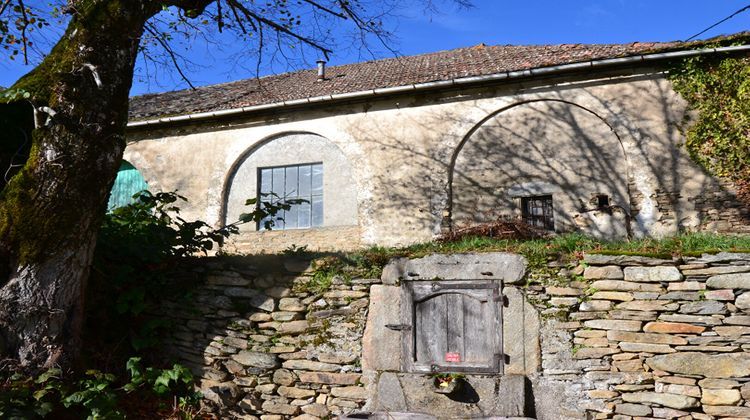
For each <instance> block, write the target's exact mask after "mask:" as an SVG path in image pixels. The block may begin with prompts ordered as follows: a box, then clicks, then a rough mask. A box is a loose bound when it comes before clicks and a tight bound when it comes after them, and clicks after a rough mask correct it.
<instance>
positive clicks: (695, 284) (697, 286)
mask: <svg viewBox="0 0 750 420" xmlns="http://www.w3.org/2000/svg"><path fill="white" fill-rule="evenodd" d="M705 289H706V283H703V282H700V281H682V282H673V283H669V285H667V290H669V291H686V290H705Z"/></svg>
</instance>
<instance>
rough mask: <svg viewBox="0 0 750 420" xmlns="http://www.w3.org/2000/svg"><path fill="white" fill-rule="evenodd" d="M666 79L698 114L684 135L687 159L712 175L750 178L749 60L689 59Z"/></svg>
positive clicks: (736, 179) (733, 58)
mask: <svg viewBox="0 0 750 420" xmlns="http://www.w3.org/2000/svg"><path fill="white" fill-rule="evenodd" d="M669 77H670V79H671V81H672V83H673V85H674V89H675V90H676V91H677V92H679V93H680V94H681V95H682V96H683V97H684V98H685V99H686V100H687V101H688V104H689V105H690V107H691V108H692V109H694V110H696V111H698V116H697V120H696V121H695V122H694V123H693V124H692V125H691V126H689V128H688V130H687V143H686V147H687V150H688V152H689V153H690V155H691V157H692V158H693V159H694V160H695V161H696V162H698V163H699V164H701V165H702V166H703V167H704V168H705V169H706V170H707V171H708V172H709V173H711V174H713V175H716V176H721V177H727V178H730V179H732V180H735V181H745V182H746V181H747V180H748V179H750V58H747V57H736V58H735V57H723V58H721V59H711V58H706V57H703V56H701V57H694V58H688V59H686V60H684V61H682V62H680V63H678V64H677V65H676V66H674V68H673V69H672V70H671V71H670V76H669Z"/></svg>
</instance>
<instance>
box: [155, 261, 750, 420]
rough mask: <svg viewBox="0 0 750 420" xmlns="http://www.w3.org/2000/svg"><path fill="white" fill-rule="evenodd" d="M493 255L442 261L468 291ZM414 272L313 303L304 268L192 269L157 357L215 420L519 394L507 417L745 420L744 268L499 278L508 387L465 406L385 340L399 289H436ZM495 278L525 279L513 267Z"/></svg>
mask: <svg viewBox="0 0 750 420" xmlns="http://www.w3.org/2000/svg"><path fill="white" fill-rule="evenodd" d="M498 255H500V254H494V257H493V254H465V255H454V256H449V257H446V258H437V259H438V260H439V262H441V264H442V267H443V271H445V270H450V273H451V276H452V277H450V278H454V277H455V278H461V276H462V274H461V270H462V269H461V267H462V265H465V266H466V270H465V271H466V276H467V277H471V276H474V277H476V276H478V275H479V276H486V275H487V270H485V269H484V268H481V267H480V268H481V269H478V268H477V267H479V266H478V265H477V264H478V263H482V262H483V261H494V260H493V259H492V258H495V259H497V258H498ZM506 255H507V254H506ZM430 258H431V257H428V258H426V259H424V260H423V261H427V260H430ZM399 264H400V265H399ZM415 264H417V262H414V261H413V260H412V261H411V262H409V261H401V262H398V261H396V263H394V264H391V265H390V266H389V267H390V268H388V269H386V270H385V272H384V276H383V278H384V279H385V280H384V281H382V282H381V279H366V278H355V279H351V280H346V281H345V280H344V279H343V278H341V277H334V278H333V281H332V284H331V285H330V286H329V287H328V288H325V289H323V290H318V288H317V287H316V281H318V280H320V279H319V278H317V279H316V277H315V276H314V275H313V271H312V269H311V261H310V258H302V257H300V256H253V257H242V258H211V259H203V260H200V261H199V263H198V264H197V265H195V266H191V267H186V270H191V271H194V272H195V271H197V272H199V273H200V274H201V276H203V277H204V278H205V281H204V282H203V284H202V285H201V286H199V287H198V288H197V289H196V290H193V291H192V292H191V296H192V299H191V300H192V304H191V305H185V304H183V303H177V302H172V303H169V302H168V303H165V305H164V307H163V309H164V313H165V314H169V315H168V316H169V317H171V318H173V320H175V321H176V328H175V330H174V333H173V335H172V336H171V337H168V338H167V345H166V346H165V351H167V352H169V354H171V355H172V356H174V357H175V358H177V359H179V360H180V361H181V362H182V363H184V364H186V365H188V366H189V367H190V368H191V369H192V370H193V371H194V372H195V373H196V374H197V375H198V377H199V382H200V383H199V385H200V388H201V391H202V392H203V393H204V395H205V397H206V401H207V406H209V407H210V408H211V410H213V411H215V412H216V413H217V414H218V415H219V416H220V417H221V418H241V419H255V418H260V419H264V420H272V419H324V418H334V417H339V416H346V415H352V414H356V413H363V412H365V411H367V412H378V413H379V414H377V415H381V416H382V415H386V416H387V417H384V418H400V417H399V415H401V414H396V413H395V412H396V411H398V412H403V411H415V410H416V409H415V407H417V408H418V407H420V405H419V404H420V401H422V400H424V401H430V404H431V405H435V404H437V405H435V406H441V407H442V406H445V407H448V408H446V409H445V410H444V411H443V414H444V415H445V416H446V417H452V418H456V416H459V417H461V416H460V415H458V414H456V413H464V414H465V413H471V412H475V413H476V414H477V415H481V416H488V415H489V416H491V415H492V414H493V409H492V408H491V406H489V405H487V403H488V402H489V401H491V400H492V399H493V398H494V399H495V400H497V401H500V400H498V395H499V396H500V397H502V398H501V399H504V398H505V397H503V395H504V394H503V393H504V392H505V393H506V394H507V393H508V392H512V393H519V394H518V395H508V396H507V401H511V402H513V404H515V405H516V406H517V407H518V410H517V414H514V415H519V416H522V415H526V416H529V417H535V418H538V419H620V420H623V419H645V418H660V419H699V420H703V419H714V418H750V254H729V253H719V254H715V255H704V256H702V257H692V258H682V259H654V258H646V257H637V256H625V255H619V256H609V255H596V254H590V255H586V256H585V257H584V259H583V261H581V263H580V264H579V265H577V266H574V267H573V266H567V265H562V264H558V263H551V264H550V266H551V267H554V268H555V269H556V270H559V273H557V275H540V274H539V273H533V272H532V273H527V274H526V277H525V278H524V279H522V280H521V281H520V282H516V284H512V283H513V282H511V281H510V280H508V279H505V280H504V286H503V289H502V293H503V296H505V299H504V303H503V305H504V308H503V334H504V340H503V341H504V343H505V345H504V353H505V358H506V361H505V366H504V375H500V376H498V375H495V376H494V377H493V376H492V375H486V374H485V375H474V376H471V375H470V377H468V379H467V380H468V381H469V382H470V383H471V384H472V386H474V387H475V388H476V387H479V388H481V389H479V388H478V389H477V390H476V391H477V395H478V396H479V398H480V400H479V401H475V402H471V403H466V404H473V405H472V406H471V407H470V406H468V405H467V406H466V407H459V405H460V404H462V403H461V402H457V401H448V400H446V401H443V402H441V401H438V400H436V399H439V398H443V397H442V396H435V395H432V394H429V398H426V397H425V398H426V399H425V398H422V397H420V395H422V394H420V392H421V393H424V389H423V388H424V386H423V385H424V384H423V382H424V383H426V381H428V379H427V378H428V376H426V375H420V374H407V373H405V372H402V371H401V369H402V365H401V360H400V356H399V353H400V350H399V349H398V343H399V342H400V339H399V337H400V335H399V334H400V333H399V332H397V331H392V330H390V329H388V328H385V327H384V326H385V324H390V323H394V322H397V321H398V319H396V318H394V314H397V311H396V309H395V308H396V307H397V306H398V302H396V301H395V298H393V299H392V298H389V297H388V296H390V295H387V294H386V293H385V292H386V291H387V290H391V289H394V288H395V289H397V288H398V283H399V281H396V280H394V279H401V281H414V279H411V277H413V276H416V275H417V274H419V275H423V276H424V277H425V278H429V279H432V278H433V277H435V276H437V277H440V275H442V276H445V274H440V275H437V274H435V273H433V272H432V271H429V270H428V269H427V268H429V267H427V268H424V267H421V266H419V265H418V264H417V265H415ZM313 265H314V262H313ZM480 265H481V264H480ZM496 265H497V264H496ZM393 267H402V268H403V270H401V271H397V272H396V271H394V270H393ZM420 267H421V268H420ZM498 267H499V266H498ZM503 267H505V266H503ZM420 270H421V271H420ZM519 270H520V271H519ZM492 271H493V273H494V274H493V275H496V276H499V278H505V277H506V276H510V277H513V278H516V277H518V276H517V275H513V273H517V272H519V273H521V274H520V275H523V268H522V267H516V266H513V265H509V266H507V267H506V268H504V269H502V270H501V269H493V270H492ZM495 272H497V273H495ZM394 283H395V284H394ZM506 283H507V284H506ZM371 296H372V302H371V299H370V297H371ZM394 296H395V295H394ZM391 300H393V301H394V302H393V304H394V305H395V306H394V310H393V311H390V312H389V311H388V308H389V306H388V302H390V301H391ZM373 302H375V303H377V302H380V303H379V305H373ZM373 307H375V308H379V309H378V310H373ZM368 311H369V313H368ZM537 317H539V318H537ZM391 318H393V319H391ZM368 319H369V321H368ZM528 320H535V322H531V321H528ZM368 322H369V323H370V324H371V325H366V324H367V323H368ZM376 324H377V325H376ZM380 324H383V325H380ZM534 325H536V326H534ZM530 326H532V327H533V328H532V327H530ZM366 327H367V331H368V333H366V332H365V331H366ZM378 328H379V329H380V330H382V331H383V332H382V333H379V334H374V335H373V334H372V331H375V330H377V329H378ZM514 328H516V329H514ZM514 331H515V332H514ZM391 341H393V344H392V345H390V344H388V343H389V342H391ZM378 348H382V349H384V350H383V351H381V352H378V351H375V350H373V349H376V350H377V349H378ZM368 349H369V350H368ZM363 350H364V353H365V354H369V357H366V358H363ZM519 361H520V362H519ZM363 364H364V365H365V366H364V369H365V372H363V367H362V365H363ZM407 379H408V380H407ZM511 379H513V381H510V380H511ZM389 380H390V381H391V382H392V384H393V385H391V386H388V383H389V382H388V381H389ZM516 380H517V381H516ZM509 381H510V382H509ZM514 381H515V382H518V384H519V385H518V386H506V387H503V386H500V388H498V385H497V384H498V383H500V384H501V385H502V384H503V383H511V382H512V383H515V382H514ZM420 384H421V385H420ZM396 385H398V386H396ZM485 385H486V387H487V389H484V388H482V387H484V386H485ZM410 387H411V388H410ZM414 387H417V388H418V389H419V390H420V391H419V392H416V391H414V390H413V389H412V388H414ZM417 388H414V389H417ZM410 389H412V390H410ZM498 389H500V390H501V391H502V392H500V393H499V394H498V392H497V390H498ZM396 391H399V392H401V394H399V393H398V392H396ZM391 394H394V395H395V394H398V395H403V396H402V397H401V398H402V399H403V400H404V401H403V404H396V403H393V404H391V403H392V402H393V401H396V400H397V398H396V399H394V398H391V396H390V395H391ZM407 394H408V395H407ZM398 395H397V396H398ZM386 397H387V398H386ZM445 398H447V397H445ZM482 399H486V400H487V401H482ZM440 404H442V405H440ZM391 406H392V407H391ZM389 407H390V408H389ZM488 407H490V408H488ZM386 412H387V413H386ZM451 413H452V414H451ZM402 414H403V413H402ZM433 414H434V413H433ZM404 415H405V414H404ZM423 417H424V416H423ZM425 418H428V417H425Z"/></svg>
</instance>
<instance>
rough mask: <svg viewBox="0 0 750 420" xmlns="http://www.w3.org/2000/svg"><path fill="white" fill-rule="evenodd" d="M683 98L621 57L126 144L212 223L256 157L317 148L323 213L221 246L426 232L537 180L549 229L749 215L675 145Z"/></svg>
mask: <svg viewBox="0 0 750 420" xmlns="http://www.w3.org/2000/svg"><path fill="white" fill-rule="evenodd" d="M685 113H686V104H685V102H684V101H683V100H682V98H680V97H679V95H677V94H676V93H675V92H674V91H673V89H672V87H671V84H670V82H669V81H668V80H667V78H666V77H665V76H664V73H663V69H661V68H652V67H638V68H624V69H613V70H611V71H607V72H601V73H596V74H588V73H587V74H571V75H565V76H558V77H550V78H547V79H539V80H535V79H531V80H526V81H523V82H520V83H519V82H516V83H509V82H504V83H488V84H486V85H483V86H472V87H462V88H461V87H456V88H452V89H447V90H440V91H434V92H425V93H421V94H419V95H415V94H413V93H410V92H409V91H404V92H402V93H399V94H394V95H387V96H376V97H372V98H370V99H366V100H358V101H350V102H342V103H330V104H323V103H315V104H309V105H307V106H304V107H298V108H292V109H288V110H285V109H281V110H277V111H274V112H270V111H269V112H262V111H259V112H256V113H252V114H246V115H242V116H237V117H233V118H223V119H216V120H210V121H206V122H204V123H201V124H199V123H197V122H185V123H182V124H175V125H159V124H156V125H148V126H145V127H132V128H131V129H130V130H129V131H128V146H127V149H126V151H125V159H127V160H128V161H129V162H130V163H132V164H133V165H134V166H135V167H137V168H138V169H139V170H140V171H141V173H142V174H143V176H144V178H145V179H146V181H147V182H148V183H149V187H150V188H151V189H153V190H163V191H168V190H175V189H177V190H179V192H180V194H182V195H184V196H186V197H188V198H189V200H190V201H189V202H188V203H186V204H184V205H182V207H183V209H182V213H183V214H184V216H185V217H186V218H194V219H200V220H204V221H206V222H208V223H210V224H216V225H221V224H225V223H231V222H233V221H234V220H235V218H234V216H236V215H237V214H238V213H239V212H241V211H242V203H243V202H244V200H245V199H248V198H253V197H255V194H256V183H257V179H256V177H255V176H256V171H257V170H258V168H260V167H272V166H279V165H289V164H295V163H296V164H303V163H305V164H306V163H313V162H322V163H323V172H324V174H323V179H324V182H325V183H326V185H324V191H323V197H324V198H323V201H324V206H325V209H324V210H325V211H324V218H325V219H326V220H325V221H324V224H323V226H322V228H316V229H293V230H288V231H285V232H284V234H283V235H268V234H267V232H258V231H257V230H256V229H255V226H252V225H250V224H247V225H243V226H242V228H241V229H242V232H241V235H240V236H239V237H238V238H237V239H236V240H234V242H233V243H230V244H227V247H228V249H229V250H230V251H235V250H238V251H240V252H279V251H281V250H283V249H285V248H287V247H289V246H290V245H292V244H296V245H297V246H302V245H308V246H309V249H310V250H350V249H356V248H362V247H366V246H370V245H382V246H404V245H410V244H413V243H418V242H427V241H430V240H432V239H433V238H434V237H435V236H436V235H439V234H440V233H441V232H443V230H444V229H446V228H447V227H450V226H459V225H462V224H465V223H473V222H483V221H487V220H493V219H495V218H497V217H513V218H516V217H521V216H522V214H523V211H522V207H523V200H524V198H529V197H530V196H539V195H544V196H550V197H551V198H552V202H553V203H552V207H553V208H554V229H555V230H556V231H558V232H564V231H573V230H581V231H583V232H586V233H587V234H589V235H591V236H597V237H601V238H612V237H624V236H626V235H627V234H629V233H630V234H632V235H633V236H655V237H661V236H668V235H674V234H676V233H677V232H679V231H685V230H688V231H694V230H712V231H713V230H715V231H738V230H741V229H746V228H747V226H750V219H748V215H747V212H746V211H745V210H744V209H743V208H742V206H741V205H740V204H738V203H737V201H736V200H735V197H734V194H733V193H732V191H731V188H729V189H727V188H723V187H722V185H720V184H719V183H717V182H716V180H713V179H711V177H710V176H708V175H707V174H706V173H704V171H702V170H701V168H699V167H698V166H697V165H696V164H695V163H694V162H692V160H691V159H690V157H689V156H688V154H687V152H686V151H685V148H684V146H683V144H684V142H685V138H684V136H683V134H682V133H681V131H680V130H678V129H677V128H676V127H679V126H680V124H681V123H682V121H683V120H684V116H685ZM203 151H210V153H204V152H203ZM600 196H604V197H606V201H608V203H609V206H600V205H599V203H598V197H600ZM269 236H270V239H272V240H271V241H268V240H266V239H268V238H269Z"/></svg>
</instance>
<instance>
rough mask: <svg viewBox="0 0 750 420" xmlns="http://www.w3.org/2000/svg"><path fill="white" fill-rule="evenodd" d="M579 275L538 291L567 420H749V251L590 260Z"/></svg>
mask: <svg viewBox="0 0 750 420" xmlns="http://www.w3.org/2000/svg"><path fill="white" fill-rule="evenodd" d="M574 271H575V272H574V273H572V274H573V275H575V274H579V275H581V276H580V278H579V281H574V282H572V283H571V284H568V285H564V286H560V287H555V286H552V287H546V288H545V287H540V286H537V287H535V288H534V287H532V293H534V294H535V296H536V299H538V300H537V303H538V305H537V306H539V307H541V308H544V309H543V310H542V312H543V316H546V318H547V322H545V327H544V331H543V333H542V335H541V338H542V351H543V354H542V360H543V362H542V372H541V378H540V380H539V388H540V389H546V390H553V391H554V392H556V393H557V395H558V398H557V399H558V400H559V403H560V404H561V407H563V412H564V415H565V416H568V417H571V418H576V417H578V418H580V417H582V416H584V415H587V416H588V418H596V419H604V418H612V419H631V418H667V419H674V418H680V419H713V418H725V417H729V418H750V255H748V254H729V253H720V254H717V255H704V256H703V257H701V258H685V259H684V260H677V259H675V260H659V259H652V258H644V257H629V256H606V255H587V256H586V257H585V259H584V264H583V265H581V266H579V267H576V269H575V270H574ZM539 303H543V304H539ZM556 318H560V320H557V319H556ZM550 418H552V417H550Z"/></svg>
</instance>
